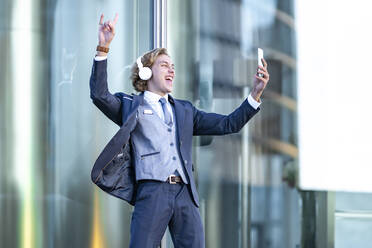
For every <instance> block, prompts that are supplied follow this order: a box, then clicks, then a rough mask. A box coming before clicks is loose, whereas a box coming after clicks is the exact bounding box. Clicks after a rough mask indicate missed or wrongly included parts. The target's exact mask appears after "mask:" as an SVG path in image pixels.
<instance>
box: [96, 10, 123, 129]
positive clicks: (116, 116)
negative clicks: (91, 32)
mask: <svg viewBox="0 0 372 248" xmlns="http://www.w3.org/2000/svg"><path fill="white" fill-rule="evenodd" d="M103 17H104V16H103V14H102V15H101V18H100V21H99V28H98V44H99V46H102V47H106V48H108V47H109V46H110V43H111V41H112V39H113V38H114V36H115V25H116V23H117V21H118V14H116V16H115V19H114V20H113V21H110V20H109V21H106V22H103ZM97 56H104V57H105V56H107V53H105V52H100V51H99V52H97ZM89 86H90V98H91V99H92V100H93V103H94V105H96V106H97V107H98V108H99V109H100V110H101V111H102V112H103V113H104V114H105V115H106V116H107V117H108V118H110V119H111V120H112V121H114V122H115V123H116V124H118V125H119V126H120V125H121V124H122V115H121V100H120V97H119V96H118V95H116V94H115V95H113V94H111V93H110V92H109V90H108V87H107V60H106V59H104V60H101V61H97V60H96V59H95V60H94V64H93V68H92V74H91V76H90V83H89Z"/></svg>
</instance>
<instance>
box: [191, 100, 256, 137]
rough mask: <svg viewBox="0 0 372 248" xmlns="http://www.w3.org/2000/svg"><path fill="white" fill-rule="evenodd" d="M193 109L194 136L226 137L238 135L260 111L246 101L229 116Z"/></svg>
mask: <svg viewBox="0 0 372 248" xmlns="http://www.w3.org/2000/svg"><path fill="white" fill-rule="evenodd" d="M192 108H193V117H194V118H193V119H194V127H193V135H224V134H231V133H237V132H239V131H240V129H242V127H243V126H244V125H245V124H246V123H247V122H248V121H249V120H250V119H251V118H252V117H253V116H254V115H255V114H256V113H257V112H258V111H259V110H260V109H259V108H258V109H254V108H253V107H252V106H251V105H250V104H249V103H248V100H247V99H246V100H245V101H244V102H243V103H242V104H241V105H240V106H239V108H237V109H236V110H235V111H234V112H232V113H231V114H229V115H221V114H216V113H206V112H204V111H201V110H198V109H197V108H195V107H194V106H193V107H192Z"/></svg>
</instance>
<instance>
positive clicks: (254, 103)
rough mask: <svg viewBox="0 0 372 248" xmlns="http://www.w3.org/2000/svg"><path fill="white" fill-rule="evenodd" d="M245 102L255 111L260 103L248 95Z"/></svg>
mask: <svg viewBox="0 0 372 248" xmlns="http://www.w3.org/2000/svg"><path fill="white" fill-rule="evenodd" d="M247 100H248V102H249V104H250V105H251V106H252V107H253V108H254V109H257V108H258V107H259V106H260V105H261V102H257V101H256V100H254V98H253V97H252V96H251V94H249V96H248V97H247Z"/></svg>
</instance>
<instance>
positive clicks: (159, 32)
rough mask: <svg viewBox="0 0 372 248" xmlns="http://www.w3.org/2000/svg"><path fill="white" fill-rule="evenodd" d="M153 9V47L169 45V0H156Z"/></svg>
mask: <svg viewBox="0 0 372 248" xmlns="http://www.w3.org/2000/svg"><path fill="white" fill-rule="evenodd" d="M153 11H154V13H153V16H154V22H153V25H154V29H153V30H154V32H153V35H154V39H153V41H154V44H153V47H154V48H158V47H167V0H154V8H153Z"/></svg>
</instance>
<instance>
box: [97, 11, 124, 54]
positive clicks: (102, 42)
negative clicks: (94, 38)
mask: <svg viewBox="0 0 372 248" xmlns="http://www.w3.org/2000/svg"><path fill="white" fill-rule="evenodd" d="M103 17H104V16H103V14H102V15H101V18H100V20H99V28H98V44H99V46H103V47H107V48H108V47H109V46H110V43H111V41H112V39H113V38H114V36H115V25H116V23H117V22H118V18H119V15H118V14H117V13H116V15H115V18H114V20H113V21H111V20H107V21H105V22H103Z"/></svg>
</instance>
